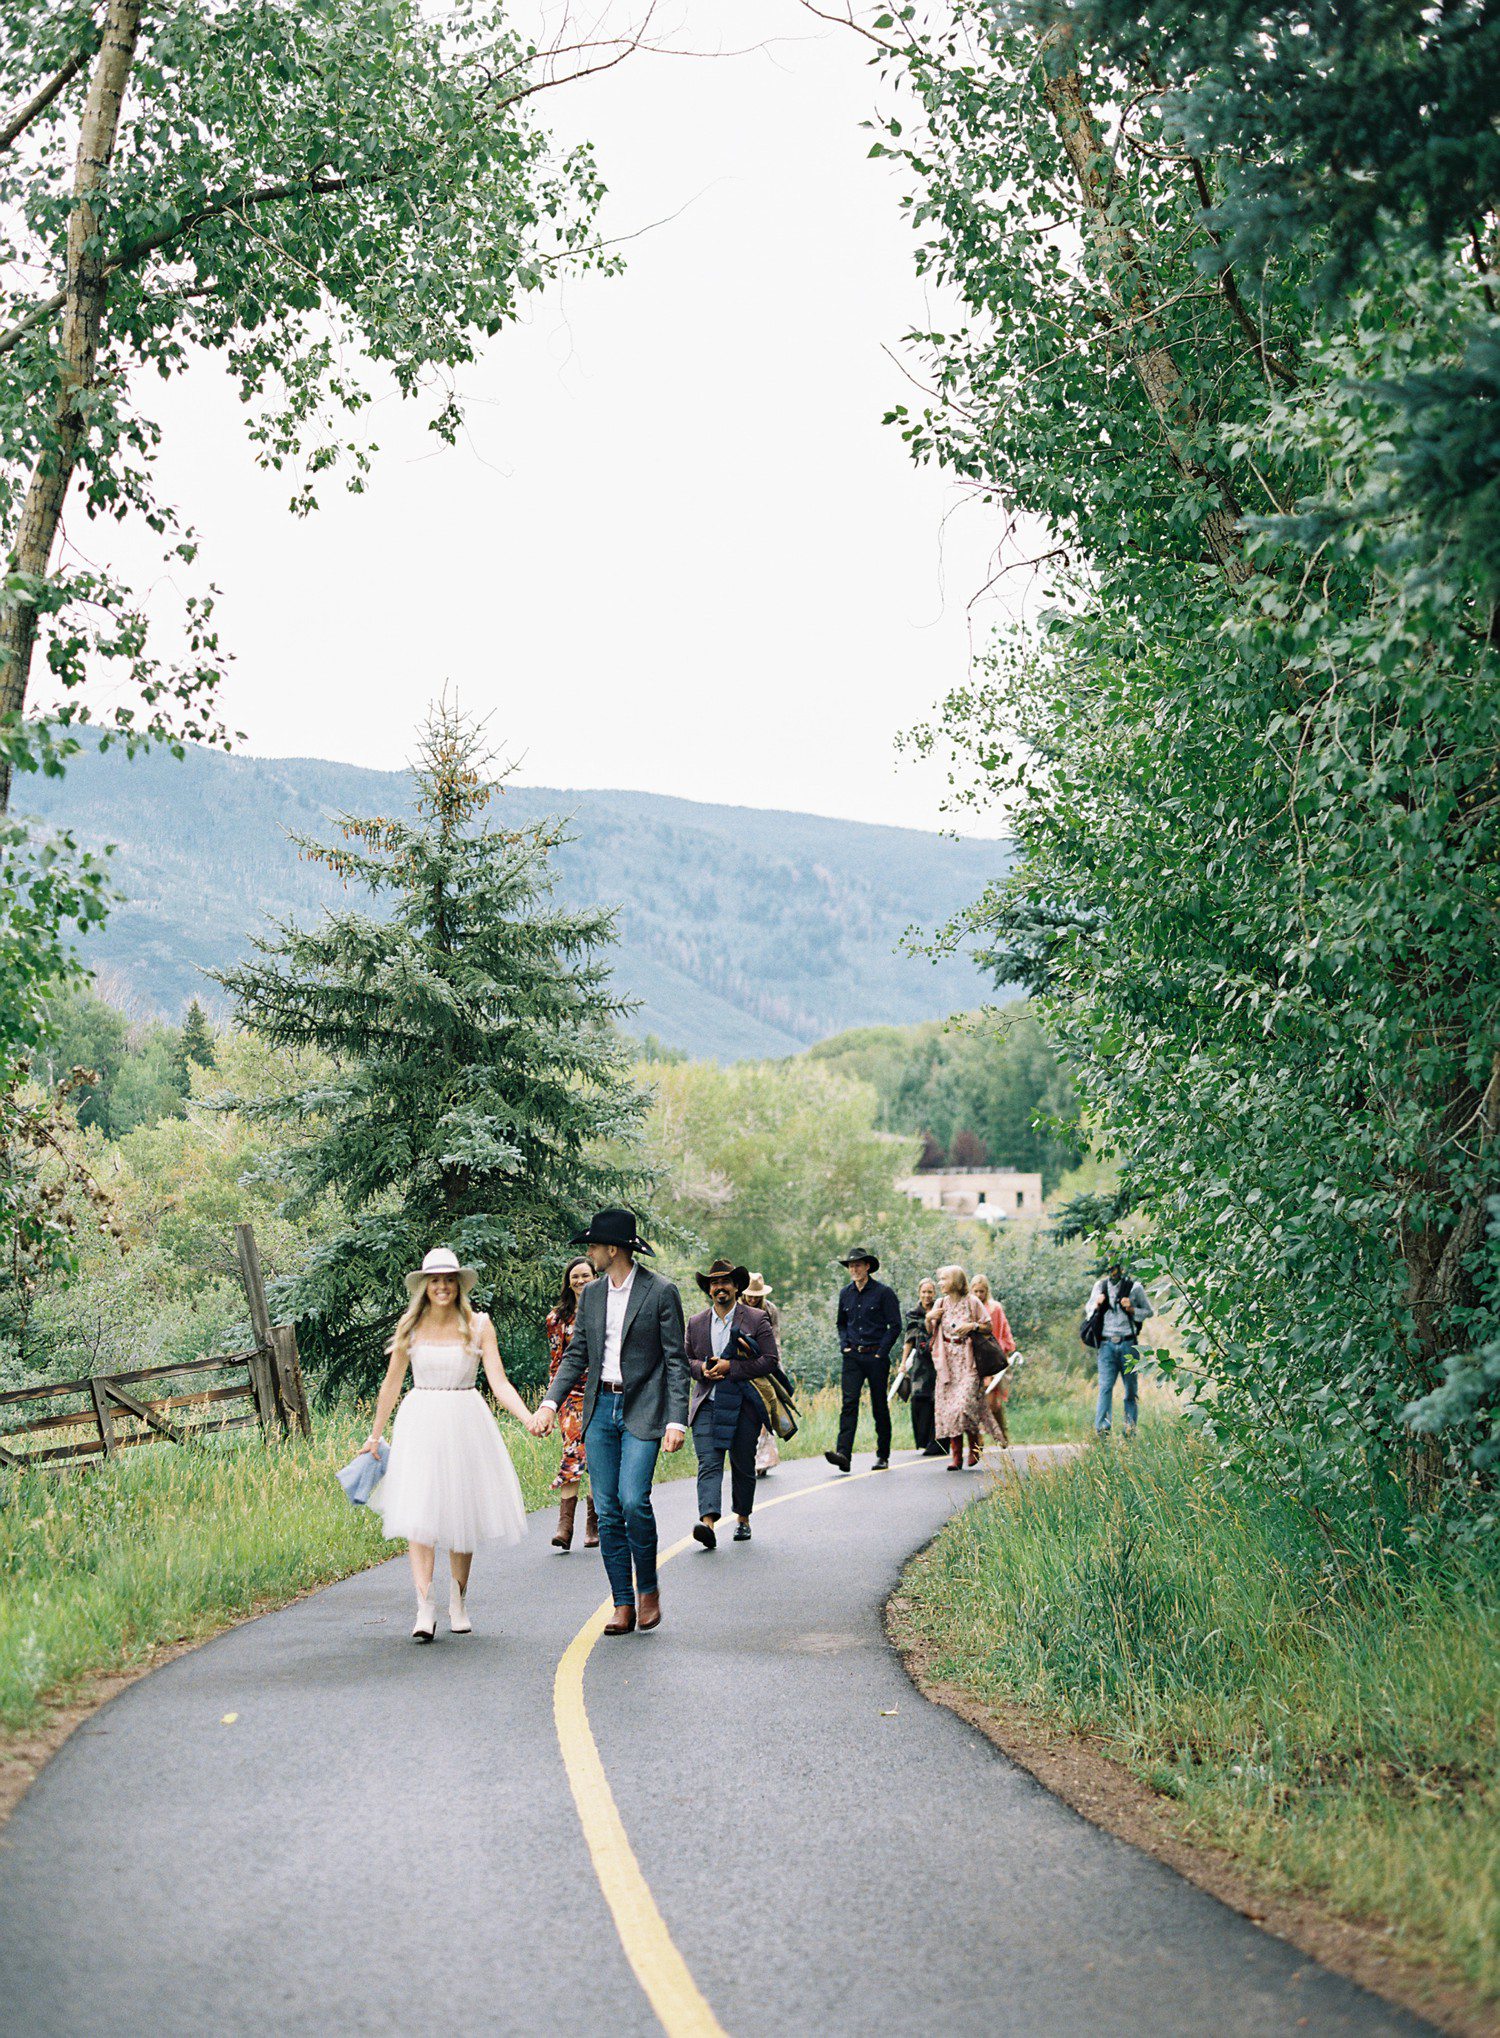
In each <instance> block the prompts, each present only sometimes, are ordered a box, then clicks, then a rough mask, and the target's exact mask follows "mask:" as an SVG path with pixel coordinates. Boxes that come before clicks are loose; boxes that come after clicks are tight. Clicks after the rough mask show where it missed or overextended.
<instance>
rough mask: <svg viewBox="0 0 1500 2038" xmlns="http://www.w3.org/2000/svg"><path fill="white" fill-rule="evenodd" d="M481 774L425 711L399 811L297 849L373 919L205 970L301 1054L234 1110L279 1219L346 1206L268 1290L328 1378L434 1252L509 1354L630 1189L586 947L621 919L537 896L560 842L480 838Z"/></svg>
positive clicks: (611, 1007)
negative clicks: (577, 1241)
mask: <svg viewBox="0 0 1500 2038" xmlns="http://www.w3.org/2000/svg"><path fill="white" fill-rule="evenodd" d="M493 763H494V758H493V753H492V752H491V751H490V750H489V749H488V747H487V745H486V743H485V740H484V736H483V732H482V730H481V728H480V727H479V726H478V725H477V724H476V723H475V722H474V721H473V720H472V719H471V718H469V717H468V716H465V715H462V714H460V713H459V712H458V711H457V710H456V709H454V708H452V707H451V706H449V705H448V704H447V703H446V702H444V703H443V704H441V705H440V706H439V707H437V708H436V709H435V710H434V711H433V713H432V715H431V716H430V718H429V720H428V723H427V725H426V727H425V729H424V731H423V733H422V737H421V741H420V748H419V754H418V760H417V764H416V767H415V776H416V787H417V801H416V814H415V818H414V819H411V820H407V819H372V820H365V819H359V818H355V817H351V816H343V817H341V821H340V826H341V832H342V840H341V841H339V842H337V843H332V844H329V843H318V842H311V841H306V840H303V839H301V838H298V846H299V848H300V849H301V850H302V851H303V853H304V855H306V856H308V857H310V858H313V859H315V860H317V861H320V862H322V863H324V864H326V865H327V866H328V867H329V868H330V869H332V870H333V871H335V872H336V873H337V874H338V875H339V876H340V877H341V878H342V879H343V880H344V882H345V883H346V884H352V885H359V886H362V887H364V888H365V889H367V890H368V891H369V892H370V893H371V894H373V895H374V899H375V901H376V902H377V904H384V905H385V906H386V907H387V910H386V911H385V912H384V913H371V912H361V911H350V912H343V913H330V914H329V915H328V916H327V917H326V919H325V920H324V922H323V924H322V925H321V926H318V927H315V928H312V929H299V928H296V927H293V926H291V925H290V924H285V925H282V926H281V927H280V928H279V929H278V931H277V935H276V937H275V938H274V939H267V940H264V941H258V942H257V943H256V944H255V946H256V955H255V958H254V959H253V960H251V961H250V962H248V963H246V964H245V965H244V966H243V967H241V968H238V969H233V970H226V971H224V972H223V973H222V974H220V975H219V976H218V978H217V981H218V982H220V983H222V984H223V985H224V987H225V989H226V990H228V991H230V992H231V993H232V994H233V996H234V997H235V999H236V1000H237V1003H238V1007H239V1015H240V1018H241V1021H242V1023H243V1024H244V1025H246V1026H248V1027H250V1028H252V1029H253V1030H254V1031H255V1032H257V1033H259V1034H261V1035H262V1036H263V1037H264V1038H266V1039H267V1040H269V1041H271V1042H272V1043H274V1044H275V1045H277V1046H281V1047H287V1048H292V1049H312V1050H316V1051H317V1061H318V1065H319V1067H320V1073H319V1074H317V1075H316V1076H315V1077H310V1079H309V1081H308V1082H307V1083H306V1085H305V1086H303V1087H300V1088H296V1089H294V1090H292V1092H291V1093H290V1094H283V1095H275V1096H264V1097H261V1098H256V1099H239V1100H237V1102H238V1103H239V1106H240V1108H241V1109H243V1110H245V1111H247V1112H248V1113H249V1114H250V1115H251V1116H252V1117H253V1118H256V1119H258V1120H260V1121H261V1122H269V1123H272V1124H275V1125H278V1126H285V1127H286V1128H287V1129H288V1131H289V1132H290V1133H291V1134H292V1135H293V1136H292V1137H291V1138H290V1139H289V1140H288V1144H287V1147H286V1149H285V1152H284V1155H283V1157H282V1163H281V1165H282V1170H283V1175H284V1178H285V1179H286V1180H287V1181H288V1182H289V1184H290V1189H291V1193H290V1196H289V1199H288V1203H287V1210H288V1214H290V1215H295V1214H296V1213H297V1212H298V1211H299V1210H300V1209H305V1208H306V1207H307V1206H308V1205H310V1204H311V1203H312V1202H314V1201H315V1200H316V1199H318V1198H320V1197H323V1196H324V1195H326V1194H331V1195H332V1196H333V1197H334V1198H336V1199H337V1201H338V1203H339V1204H341V1205H342V1207H343V1208H344V1210H345V1211H346V1212H347V1213H348V1221H347V1224H345V1225H344V1226H343V1227H341V1228H340V1229H339V1230H338V1231H337V1232H336V1233H335V1234H334V1235H333V1236H331V1237H329V1238H327V1239H326V1240H325V1241H324V1242H323V1243H322V1244H320V1246H319V1247H318V1249H317V1251H316V1253H315V1254H314V1256H313V1258H312V1260H311V1262H310V1263H309V1264H308V1266H307V1267H306V1268H305V1269H304V1270H303V1271H302V1272H301V1273H300V1274H298V1275H297V1276H295V1277H294V1278H291V1279H289V1280H286V1281H285V1282H283V1283H282V1284H280V1293H279V1295H278V1297H277V1300H278V1302H279V1303H280V1305H281V1306H282V1307H283V1308H289V1309H290V1310H291V1312H292V1313H293V1314H294V1315H295V1316H296V1317H297V1318H298V1320H299V1325H300V1327H301V1328H302V1329H303V1330H304V1331H305V1332H306V1334H307V1344H308V1348H309V1354H310V1356H312V1357H314V1359H315V1360H317V1359H321V1362H322V1370H323V1372H324V1374H325V1376H326V1377H328V1378H329V1379H330V1380H331V1381H334V1382H342V1381H348V1382H349V1383H350V1384H354V1385H359V1386H368V1385H370V1384H371V1382H372V1380H373V1378H374V1377H375V1376H376V1374H377V1373H378V1370H379V1368H380V1366H381V1364H382V1363H383V1359H382V1356H381V1349H380V1340H379V1338H378V1337H375V1336H370V1335H366V1336H365V1337H363V1338H361V1337H360V1336H359V1329H360V1327H361V1326H367V1327H368V1326H370V1325H372V1324H374V1323H378V1322H381V1321H383V1320H384V1319H385V1318H386V1317H388V1316H389V1313H390V1312H391V1311H392V1310H393V1309H394V1308H395V1307H396V1306H397V1305H398V1303H401V1302H402V1301H404V1290H403V1288H402V1285H401V1277H402V1275H403V1274H404V1273H405V1272H406V1270H407V1269H408V1268H410V1267H414V1266H417V1265H418V1264H419V1263H420V1261H421V1259H422V1256H423V1254H424V1253H425V1252H426V1251H427V1250H428V1249H429V1248H430V1247H432V1246H434V1245H448V1246H451V1247H452V1248H453V1250H454V1251H455V1252H456V1253H457V1254H458V1255H459V1257H460V1259H462V1260H464V1261H465V1262H467V1263H468V1264H471V1265H473V1266H475V1267H477V1268H478V1269H479V1283H478V1287H477V1289H476V1297H475V1299H476V1302H477V1303H478V1305H479V1306H480V1307H485V1308H489V1309H490V1310H491V1311H492V1312H493V1313H494V1315H495V1318H496V1322H497V1326H498V1327H499V1328H500V1330H501V1335H502V1341H503V1340H504V1337H505V1333H506V1328H507V1326H508V1327H509V1328H510V1330H511V1332H512V1334H513V1336H514V1334H515V1333H517V1332H520V1333H521V1337H520V1342H521V1343H522V1345H523V1346H524V1344H525V1343H526V1342H528V1341H529V1339H528V1337H527V1335H526V1334H527V1333H528V1332H534V1329H535V1326H536V1324H537V1323H539V1321H540V1318H541V1316H542V1315H543V1314H544V1313H545V1309H546V1305H547V1303H548V1301H549V1300H550V1299H551V1297H552V1295H553V1294H554V1293H555V1290H556V1285H557V1274H558V1265H559V1261H560V1260H561V1258H562V1257H563V1254H564V1252H565V1249H566V1247H567V1243H568V1240H569V1237H570V1236H571V1234H572V1233H573V1232H574V1231H575V1230H577V1229H578V1228H579V1226H580V1222H581V1221H582V1220H586V1218H587V1216H588V1213H589V1212H590V1211H591V1210H592V1209H593V1208H595V1207H596V1206H598V1205H601V1204H608V1203H612V1202H618V1201H621V1200H625V1199H628V1197H629V1196H630V1194H631V1192H632V1190H633V1189H635V1188H636V1187H637V1186H638V1185H639V1176H638V1175H633V1174H631V1173H630V1172H629V1171H628V1164H627V1165H626V1166H624V1167H622V1164H621V1161H620V1158H619V1156H620V1153H621V1151H622V1145H621V1136H622V1135H624V1134H627V1133H629V1132H630V1131H631V1130H632V1129H633V1127H634V1125H635V1123H636V1121H637V1120H638V1119H639V1117H640V1114H641V1111H642V1109H643V1105H644V1099H643V1098H642V1096H641V1095H640V1093H639V1092H638V1091H637V1090H636V1089H635V1087H634V1085H633V1084H632V1083H631V1081H630V1078H629V1072H628V1063H627V1060H626V1052H625V1047H624V1043H623V1040H622V1038H621V1036H620V1034H619V1033H618V1031H617V1029H616V1025H615V1022H616V1021H617V1020H618V1018H619V1017H620V1016H621V1015H622V1013H623V1012H624V1011H625V1010H626V1009H628V1008H627V1007H626V1006H625V1005H624V1004H623V1003H622V1002H621V1001H620V1000H619V999H617V998H616V997H614V996H613V995H612V994H611V991H610V988H609V968H608V964H607V962H606V961H605V960H603V959H602V954H601V951H603V950H604V949H605V948H606V946H607V945H608V943H609V942H610V941H611V939H612V938H613V917H614V916H613V914H612V913H610V912H606V911H603V910H599V909H590V910H585V911H575V910H571V909H567V908H564V907H561V906H559V905H557V904H555V903H554V902H553V899H552V891H553V883H554V879H553V874H552V871H551V868H550V863H549V857H550V853H551V851H552V850H553V848H554V847H555V846H556V845H557V843H558V842H559V841H560V840H561V839H562V838H561V835H560V832H559V830H558V829H557V827H556V826H554V825H553V824H550V823H543V824H539V825H536V826H532V827H527V828H523V829H519V830H508V829H505V828H502V827H500V826H498V825H497V824H496V822H495V820H494V818H493V816H492V809H493V807H494V805H495V802H496V799H497V795H498V794H499V793H500V792H501V790H502V788H501V787H500V786H499V785H498V784H497V783H496V782H495V780H494V778H493V776H492V770H491V767H492V766H493ZM325 1058H326V1059H325ZM328 1062H331V1063H332V1066H333V1073H332V1075H331V1077H330V1076H329V1075H327V1074H326V1073H324V1072H322V1071H326V1068H327V1064H328Z"/></svg>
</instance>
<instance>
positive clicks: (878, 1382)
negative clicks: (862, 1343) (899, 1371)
mask: <svg viewBox="0 0 1500 2038" xmlns="http://www.w3.org/2000/svg"><path fill="white" fill-rule="evenodd" d="M890 1381H891V1362H890V1358H889V1356H887V1357H886V1358H881V1356H880V1354H879V1353H878V1352H845V1354H844V1372H843V1380H842V1386H843V1390H844V1406H843V1410H842V1412H841V1413H840V1415H839V1441H838V1451H839V1456H840V1457H841V1458H847V1457H848V1456H849V1455H850V1453H851V1452H852V1451H853V1449H854V1432H855V1431H856V1430H857V1429H858V1428H859V1397H860V1393H861V1391H862V1389H864V1388H865V1387H868V1388H869V1390H870V1410H871V1413H872V1414H873V1415H874V1417H875V1455H876V1457H877V1458H888V1457H889V1456H890V1455H891V1405H890V1402H889V1401H888V1400H887V1399H886V1389H887V1387H889V1385H890Z"/></svg>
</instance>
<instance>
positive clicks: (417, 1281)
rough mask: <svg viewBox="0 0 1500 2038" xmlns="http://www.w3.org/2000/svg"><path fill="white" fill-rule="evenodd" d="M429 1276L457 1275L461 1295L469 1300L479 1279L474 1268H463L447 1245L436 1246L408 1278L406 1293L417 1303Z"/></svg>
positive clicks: (455, 1254)
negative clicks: (471, 1291)
mask: <svg viewBox="0 0 1500 2038" xmlns="http://www.w3.org/2000/svg"><path fill="white" fill-rule="evenodd" d="M429 1274H457V1276H458V1287H459V1293H460V1294H461V1295H463V1296H464V1297H465V1299H467V1297H468V1294H469V1290H470V1289H471V1288H472V1287H473V1286H474V1283H475V1282H476V1281H477V1280H478V1279H479V1276H478V1274H477V1273H476V1272H475V1271H474V1269H473V1268H472V1267H461V1266H460V1265H459V1263H458V1254H457V1253H456V1252H451V1251H450V1250H449V1248H448V1247H447V1246H445V1245H435V1246H434V1247H433V1248H432V1251H431V1252H430V1253H429V1254H428V1255H427V1257H426V1259H425V1260H423V1262H422V1264H421V1266H420V1267H418V1268H417V1270H416V1272H415V1273H411V1274H408V1275H407V1277H406V1292H407V1294H408V1295H410V1296H411V1298H412V1300H413V1301H415V1300H416V1298H417V1296H418V1295H419V1294H420V1293H421V1292H422V1289H423V1288H424V1286H425V1285H426V1282H427V1277H428V1275H429Z"/></svg>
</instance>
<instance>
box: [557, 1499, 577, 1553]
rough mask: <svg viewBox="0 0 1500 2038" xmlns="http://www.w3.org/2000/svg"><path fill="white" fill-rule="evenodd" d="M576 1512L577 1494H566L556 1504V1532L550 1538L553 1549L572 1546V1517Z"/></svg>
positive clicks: (565, 1548)
mask: <svg viewBox="0 0 1500 2038" xmlns="http://www.w3.org/2000/svg"><path fill="white" fill-rule="evenodd" d="M577 1512H578V1495H577V1494H576V1493H569V1494H566V1495H565V1496H564V1497H563V1499H561V1500H560V1501H559V1502H558V1504H557V1534H556V1535H555V1536H554V1537H553V1538H552V1547H553V1549H554V1550H571V1549H572V1547H573V1517H574V1515H575V1514H577Z"/></svg>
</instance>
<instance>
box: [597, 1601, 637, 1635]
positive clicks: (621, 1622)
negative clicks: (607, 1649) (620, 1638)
mask: <svg viewBox="0 0 1500 2038" xmlns="http://www.w3.org/2000/svg"><path fill="white" fill-rule="evenodd" d="M634 1626H635V1608H634V1607H633V1606H617V1607H616V1608H615V1617H614V1619H613V1620H607V1621H606V1622H605V1623H604V1626H603V1628H602V1630H601V1633H603V1634H606V1635H628V1634H629V1633H630V1632H631V1630H632V1629H633V1628H634Z"/></svg>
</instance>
